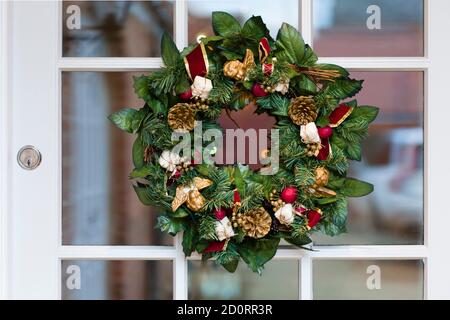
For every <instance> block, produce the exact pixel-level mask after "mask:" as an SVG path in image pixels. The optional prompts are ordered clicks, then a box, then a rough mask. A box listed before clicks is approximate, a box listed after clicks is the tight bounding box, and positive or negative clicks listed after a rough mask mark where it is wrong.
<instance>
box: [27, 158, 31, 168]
mask: <svg viewBox="0 0 450 320" xmlns="http://www.w3.org/2000/svg"><path fill="white" fill-rule="evenodd" d="M27 167H31V159H30V158H28V159H27Z"/></svg>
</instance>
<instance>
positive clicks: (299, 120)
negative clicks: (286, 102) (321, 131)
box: [288, 96, 317, 126]
mask: <svg viewBox="0 0 450 320" xmlns="http://www.w3.org/2000/svg"><path fill="white" fill-rule="evenodd" d="M288 114H289V117H291V119H292V122H294V123H295V124H296V125H299V126H301V125H306V124H308V123H310V122H314V121H315V120H316V118H317V112H316V104H315V102H314V99H313V97H312V96H300V97H297V98H295V99H292V100H291V104H290V106H289V110H288Z"/></svg>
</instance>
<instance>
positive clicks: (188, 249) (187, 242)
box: [182, 224, 198, 257]
mask: <svg viewBox="0 0 450 320" xmlns="http://www.w3.org/2000/svg"><path fill="white" fill-rule="evenodd" d="M197 240H198V234H197V229H196V227H195V226H194V225H193V224H189V225H188V227H187V228H186V230H185V231H184V232H183V241H182V245H183V252H184V254H185V255H186V257H189V256H190V255H191V254H192V252H193V251H194V250H195V245H196V244H197Z"/></svg>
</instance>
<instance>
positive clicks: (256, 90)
mask: <svg viewBox="0 0 450 320" xmlns="http://www.w3.org/2000/svg"><path fill="white" fill-rule="evenodd" d="M252 93H253V95H254V96H255V97H265V96H267V94H268V93H267V92H266V91H264V88H263V87H262V86H261V85H260V84H258V83H255V84H253V87H252Z"/></svg>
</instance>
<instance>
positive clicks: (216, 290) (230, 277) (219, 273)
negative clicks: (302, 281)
mask: <svg viewBox="0 0 450 320" xmlns="http://www.w3.org/2000/svg"><path fill="white" fill-rule="evenodd" d="M188 268H189V269H188V270H189V287H188V290H189V291H188V296H189V299H191V300H210V299H219V300H229V299H243V300H253V299H274V300H275V299H290V300H296V299H298V292H299V287H298V286H299V265H298V261H295V260H272V261H270V262H268V263H267V264H266V265H265V267H264V270H263V272H262V275H261V276H259V275H258V274H257V273H254V272H252V271H251V270H250V269H249V268H248V267H247V265H246V264H245V263H244V262H242V261H241V262H240V263H239V266H238V268H237V270H236V272H235V273H229V272H228V271H226V270H225V269H224V268H223V267H222V266H219V265H217V264H215V263H214V262H213V261H208V262H207V263H206V264H203V263H202V262H201V261H189V266H188Z"/></svg>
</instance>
